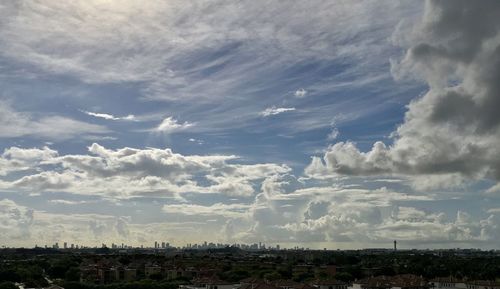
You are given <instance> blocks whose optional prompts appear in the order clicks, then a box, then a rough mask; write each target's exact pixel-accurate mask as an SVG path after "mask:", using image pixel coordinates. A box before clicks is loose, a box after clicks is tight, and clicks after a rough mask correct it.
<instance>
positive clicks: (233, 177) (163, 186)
mask: <svg viewBox="0 0 500 289" xmlns="http://www.w3.org/2000/svg"><path fill="white" fill-rule="evenodd" d="M88 149H89V154H75V155H70V154H68V155H59V154H58V152H57V151H54V150H51V149H49V148H47V147H45V148H43V149H36V148H33V149H23V148H18V147H12V148H9V149H6V150H5V152H4V153H3V154H2V156H1V157H0V164H2V168H1V169H0V177H1V176H2V175H7V174H8V173H13V172H17V173H16V174H12V175H11V177H9V178H5V177H4V178H0V190H2V189H3V190H11V191H27V192H32V193H41V192H67V193H74V194H85V195H101V196H103V197H111V198H125V197H131V196H138V195H150V196H160V197H162V196H167V197H172V196H174V197H180V195H179V194H181V193H187V192H192V193H214V194H223V195H231V196H251V195H252V194H253V193H254V187H255V186H256V185H258V181H259V180H262V179H265V178H267V177H270V176H274V175H285V174H288V173H289V172H290V168H289V167H288V166H286V165H280V164H274V163H262V164H239V163H234V162H235V161H236V160H237V159H238V157H237V156H233V155H205V156H203V155H182V154H178V153H174V152H173V151H172V150H170V149H155V148H147V149H134V148H127V147H126V148H122V149H117V150H111V149H107V148H105V147H103V146H101V145H99V144H96V143H94V144H92V145H91V146H90V147H89V148H88Z"/></svg>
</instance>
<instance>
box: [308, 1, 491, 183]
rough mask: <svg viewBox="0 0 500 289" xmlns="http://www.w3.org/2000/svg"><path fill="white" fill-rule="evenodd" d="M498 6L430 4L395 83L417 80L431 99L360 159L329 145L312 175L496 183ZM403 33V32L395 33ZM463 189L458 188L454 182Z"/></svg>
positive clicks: (411, 108)
mask: <svg viewBox="0 0 500 289" xmlns="http://www.w3.org/2000/svg"><path fill="white" fill-rule="evenodd" d="M498 19H500V2H498V1H427V2H426V7H425V12H424V15H423V18H422V20H421V22H420V23H418V24H417V25H416V28H415V29H414V30H413V31H411V32H408V33H410V36H407V35H406V36H405V37H407V38H408V39H410V41H409V43H410V47H409V48H408V50H407V53H406V55H405V56H404V57H403V59H402V60H401V61H399V62H398V63H395V64H394V66H393V68H392V70H393V73H394V76H395V77H396V78H399V77H401V76H408V75H410V76H417V77H420V78H423V79H424V80H425V81H426V82H427V83H428V85H429V90H428V92H427V93H426V94H425V95H423V96H422V97H420V98H417V99H414V100H413V101H412V102H410V104H409V105H408V110H407V112H406V114H405V120H404V123H403V124H401V125H400V126H399V127H398V128H397V130H396V131H395V132H394V134H393V137H394V143H393V144H392V145H390V146H386V145H384V144H383V143H382V142H377V143H375V144H374V146H373V148H372V149H371V150H370V151H368V152H366V153H364V152H361V151H360V150H359V149H358V148H357V147H356V145H355V144H353V143H350V142H345V143H337V144H335V145H333V146H331V147H330V148H329V149H328V151H327V152H326V154H325V156H324V163H322V162H319V161H318V160H317V159H315V161H314V162H313V163H312V164H311V165H310V166H309V167H308V168H307V169H306V172H307V173H309V174H311V175H317V176H320V175H323V176H325V175H332V174H333V175H339V174H340V175H384V174H402V175H410V176H422V175H433V176H436V175H440V176H442V177H443V178H442V180H443V182H447V181H449V180H450V179H454V180H455V181H454V182H453V183H455V184H456V183H457V182H456V178H457V177H462V178H466V179H470V178H472V179H494V180H500V146H498V144H499V143H500V113H498V108H499V107H500V82H499V81H498V80H499V79H500V21H498ZM399 33H400V34H401V32H399ZM458 183H460V182H458Z"/></svg>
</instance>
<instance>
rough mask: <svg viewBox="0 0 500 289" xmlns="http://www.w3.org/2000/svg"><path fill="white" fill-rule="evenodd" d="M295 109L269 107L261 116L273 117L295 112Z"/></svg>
mask: <svg viewBox="0 0 500 289" xmlns="http://www.w3.org/2000/svg"><path fill="white" fill-rule="evenodd" d="M294 110H295V107H275V106H272V107H268V108H266V109H265V110H264V111H262V112H261V113H260V115H262V116H264V117H267V116H272V115H277V114H280V113H284V112H287V111H294Z"/></svg>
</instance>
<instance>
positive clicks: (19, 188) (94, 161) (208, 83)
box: [0, 0, 500, 249]
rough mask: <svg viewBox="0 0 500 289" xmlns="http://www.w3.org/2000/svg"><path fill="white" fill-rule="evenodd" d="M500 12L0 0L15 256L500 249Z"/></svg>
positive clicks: (343, 4)
mask: <svg viewBox="0 0 500 289" xmlns="http://www.w3.org/2000/svg"><path fill="white" fill-rule="evenodd" d="M499 19H500V2H498V1H496V0H491V1H487V0H481V1H467V0H460V1H458V0H457V1H452V0H448V1H427V2H424V1H392V0H391V1H358V0H349V1H344V0H336V1H319V0H317V1H316V0H313V1H266V0H262V1H215V0H214V1H184V0H179V1H176V0H151V1H138V0H124V1H121V0H120V1H118V0H79V1H37V0H26V1H24V0H23V1H19V0H6V1H2V2H1V3H0V86H1V90H0V232H1V234H0V245H4V246H34V245H35V244H38V245H44V244H52V243H54V242H68V243H77V244H85V245H97V244H101V243H102V242H105V243H108V244H110V243H111V242H115V243H122V242H124V243H127V244H130V245H140V244H144V245H149V246H150V245H152V244H153V243H154V241H160V242H161V241H166V242H170V243H172V244H174V245H184V244H185V243H193V242H201V241H205V240H206V241H212V242H225V243H226V242H227V243H235V242H238V243H253V242H265V243H267V244H269V245H276V244H280V245H281V246H285V247H286V246H295V245H299V246H304V247H310V248H324V247H326V248H332V249H334V248H342V249H344V248H366V247H391V246H392V240H394V239H396V240H398V242H399V244H400V245H399V246H400V247H402V248H449V247H467V248H470V247H474V248H496V249H500V247H499V246H500V244H499V243H498V239H499V238H500V112H499V111H498V110H499V109H500V81H499V80H500V20H499Z"/></svg>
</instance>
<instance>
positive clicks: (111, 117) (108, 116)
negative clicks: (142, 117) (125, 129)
mask: <svg viewBox="0 0 500 289" xmlns="http://www.w3.org/2000/svg"><path fill="white" fill-rule="evenodd" d="M82 112H83V113H85V114H87V115H90V116H93V117H97V118H103V119H107V120H136V117H135V115H133V114H129V115H127V116H120V117H117V116H114V115H112V114H107V113H96V112H91V111H85V110H82Z"/></svg>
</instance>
